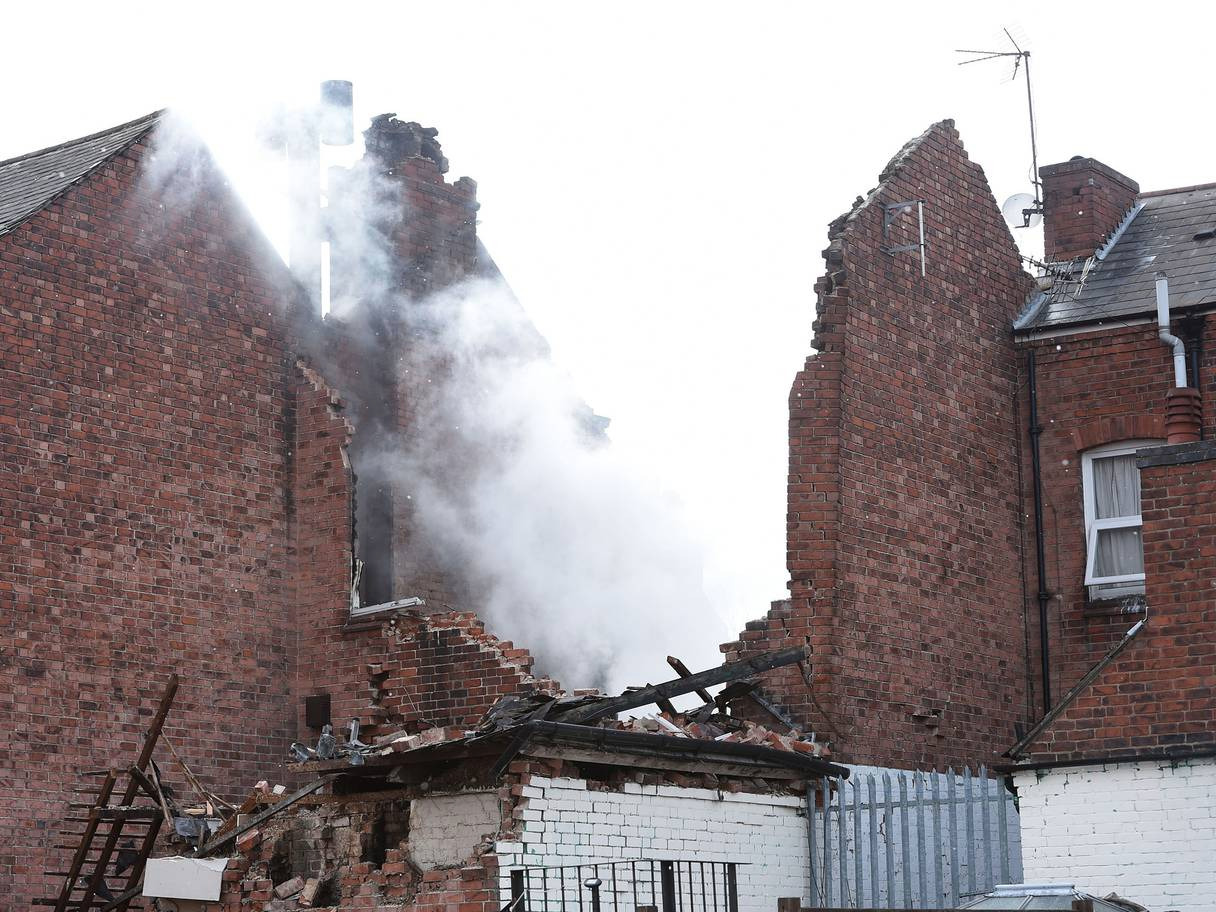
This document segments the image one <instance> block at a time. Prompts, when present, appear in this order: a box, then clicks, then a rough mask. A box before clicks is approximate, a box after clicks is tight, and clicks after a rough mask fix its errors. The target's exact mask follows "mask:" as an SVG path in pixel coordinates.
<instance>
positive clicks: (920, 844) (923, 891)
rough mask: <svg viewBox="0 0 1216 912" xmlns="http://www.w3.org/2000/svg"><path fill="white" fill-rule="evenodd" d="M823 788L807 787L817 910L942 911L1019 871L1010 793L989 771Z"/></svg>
mask: <svg viewBox="0 0 1216 912" xmlns="http://www.w3.org/2000/svg"><path fill="white" fill-rule="evenodd" d="M892 778H894V779H895V780H896V781H895V782H892V781H891V780H892ZM880 783H881V789H880V788H879V785H880ZM897 791H898V797H897V796H896V792H897ZM818 792H819V793H818V795H816V791H815V790H813V789H808V790H807V801H808V818H807V836H808V840H809V849H810V858H811V859H812V861H811V866H810V870H809V871H808V876H809V879H810V886H811V905H812V906H820V907H842V908H878V909H900V908H902V909H938V908H942V907H943V906H954V905H958V904H960V903H962V902H965V901H966V900H968V899H970V898H972V897H974V896H977V895H980V894H982V893H986V892H988V891H989V890H991V889H992V887H993V886H994V885H995V883H996V882H998V881H997V880H996V878H997V877H999V878H1000V881H999V882H1001V883H1009V882H1011V881H1014V882H1016V881H1018V880H1020V879H1021V877H1022V855H1021V838H1020V833H1019V830H1018V814H1017V808H1016V806H1015V804H1014V800H1013V796H1012V795H1010V794H1009V792H1008V791H1007V790H1006V789H1005V787H1004V784H1003V783H1002V782H1001V781H999V780H996V779H990V778H988V774H987V770H986V769H984V768H983V767H981V768H980V769H979V770H978V771H976V772H975V773H973V772H972V770H971V769H970V768H964V769H963V770H962V773H961V775H956V774H955V772H954V770H953V769H951V770H948V771H947V772H945V773H938V772H936V771H933V772H925V771H916V772H905V771H897V770H892V771H887V770H883V771H881V772H879V771H875V772H865V771H857V772H855V773H854V775H853V776H852V777H851V779H850V780H849V781H844V780H833V781H831V782H829V781H827V780H825V781H824V782H823V784H822V787H821V788H820V789H819V790H818ZM993 805H996V807H995V808H993ZM943 814H944V815H945V817H946V821H945V823H944V824H943V822H942V816H943ZM977 825H978V826H977ZM880 856H881V857H880ZM964 884H965V886H964Z"/></svg>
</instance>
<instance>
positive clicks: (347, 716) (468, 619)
mask: <svg viewBox="0 0 1216 912" xmlns="http://www.w3.org/2000/svg"><path fill="white" fill-rule="evenodd" d="M386 615H387V616H381V617H376V618H372V619H363V620H361V619H358V618H350V617H349V614H347V616H346V617H345V618H343V619H342V620H341V621H340V622H337V623H335V625H334V626H333V627H331V628H329V629H328V630H327V631H324V637H325V639H324V640H323V641H322V642H320V644H319V646H318V648H319V650H320V652H319V654H318V659H317V663H316V664H314V665H312V666H310V667H303V666H302V667H301V677H302V680H303V681H305V682H306V684H305V685H304V687H305V690H304V691H303V692H304V693H308V694H329V696H330V706H331V715H332V718H333V722H334V727H335V729H343V730H344V729H345V727H346V726H347V725H348V724H349V722H350V720H351V719H359V721H360V725H361V726H362V727H364V729H365V730H366V732H367V736H375V735H377V734H387V733H391V732H394V731H401V730H407V731H422V730H424V729H428V728H445V727H449V726H451V727H456V728H460V729H466V730H467V729H470V728H473V727H474V726H475V725H476V724H477V723H478V722H479V721H480V720H481V718H482V716H483V715H484V714H485V713H486V711H487V710H488V709H489V708H490V707H491V706H493V705H494V703H496V702H497V701H498V700H499V699H500V698H501V697H504V696H507V695H508V694H515V693H521V692H524V691H533V690H544V691H546V692H554V691H556V689H557V685H556V684H555V683H554V682H553V681H551V680H549V679H548V678H537V677H534V676H533V675H532V663H533V660H532V657H531V655H529V654H528V652H527V651H526V650H524V649H519V648H516V647H515V645H514V644H513V643H511V642H509V641H502V640H499V639H498V638H497V637H495V636H493V635H492V634H490V633H487V632H486V629H485V627H484V626H483V625H482V623H481V622H480V621H479V620H478V619H477V617H476V615H474V614H472V613H470V612H457V611H452V610H450V609H449V610H442V609H437V608H435V607H432V608H431V609H430V610H428V611H425V612H424V611H422V610H412V609H399V610H396V611H391V612H386ZM301 731H303V732H305V735H304V737H305V739H308V738H310V737H311V738H312V739H313V740H315V738H316V735H317V734H318V732H317V731H315V730H314V731H312V732H308V730H307V729H305V728H303V727H302V728H301Z"/></svg>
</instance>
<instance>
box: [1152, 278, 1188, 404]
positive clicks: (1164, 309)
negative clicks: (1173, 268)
mask: <svg viewBox="0 0 1216 912" xmlns="http://www.w3.org/2000/svg"><path fill="white" fill-rule="evenodd" d="M1157 338H1159V339H1160V340H1161V341H1162V342H1164V343H1165V344H1166V345H1168V346H1169V347H1170V348H1172V349H1173V350H1174V386H1175V387H1177V388H1178V389H1182V388H1184V387H1185V386H1186V346H1184V345H1183V344H1182V340H1181V339H1179V338H1178V337H1177V336H1174V335H1171V334H1170V283H1169V279H1167V278H1166V277H1165V273H1164V272H1159V273H1157Z"/></svg>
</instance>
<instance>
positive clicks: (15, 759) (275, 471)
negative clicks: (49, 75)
mask: <svg viewBox="0 0 1216 912" xmlns="http://www.w3.org/2000/svg"><path fill="white" fill-rule="evenodd" d="M146 154H147V148H146V146H145V145H144V144H142V143H141V144H137V145H136V146H134V147H132V148H131V149H130V150H128V151H126V152H124V153H122V154H121V155H119V156H117V157H115V158H114V159H112V160H110V161H109V162H107V163H106V164H104V165H103V166H102V167H100V168H99V169H98V170H97V171H96V172H95V173H94V174H93V175H92V176H90V177H89V178H88V179H86V180H85V181H84V182H83V183H81V184H80V185H78V186H76V187H75V188H73V189H72V190H70V191H69V192H67V193H66V194H65V195H64V196H62V197H61V198H60V199H59V200H57V201H56V202H55V203H53V204H52V205H50V206H49V207H48V208H46V209H45V210H43V211H42V212H40V213H39V214H37V215H36V216H34V217H32V218H31V219H30V220H28V221H27V222H25V223H24V224H23V225H21V226H20V227H19V228H17V229H16V230H14V231H12V232H10V233H9V234H7V235H5V236H4V237H2V238H0V351H2V352H3V355H2V357H0V389H2V390H3V392H2V393H0V454H2V455H0V460H2V461H3V471H0V580H2V582H0V631H2V638H0V695H2V696H0V728H3V730H4V732H5V740H6V747H5V750H4V751H3V752H2V755H0V846H3V848H0V890H2V891H3V893H4V894H5V896H6V897H7V899H6V903H7V902H11V903H12V906H11V907H12V908H24V907H25V906H26V904H27V903H28V900H29V899H30V898H31V897H32V896H34V895H36V894H37V893H39V892H44V891H45V890H47V889H48V887H47V886H46V882H45V881H44V878H43V876H42V871H43V869H44V868H45V867H47V866H48V862H49V861H50V860H51V858H52V857H61V855H62V854H63V853H56V854H54V855H52V854H51V853H50V852H49V851H48V846H50V845H51V843H52V842H53V841H54V833H55V831H56V830H57V829H59V828H60V821H59V818H60V817H61V816H62V815H63V814H64V812H65V809H66V803H67V801H68V798H69V790H70V789H71V788H72V787H73V786H75V785H77V784H79V780H77V778H76V773H77V771H79V770H81V769H83V768H90V767H97V766H106V765H109V764H119V765H121V764H123V763H127V762H130V760H131V759H133V758H134V755H135V753H136V751H137V745H138V743H139V741H140V739H141V735H142V729H143V727H144V726H145V725H146V724H147V721H148V715H149V714H150V713H151V712H152V710H153V708H154V707H155V705H156V702H157V699H158V697H159V695H160V692H161V690H162V688H163V687H164V684H165V682H166V680H167V678H168V676H169V674H170V673H171V672H175V671H176V672H179V673H180V674H181V675H182V678H183V681H182V686H181V689H180V691H179V694H178V697H177V703H176V706H175V709H174V712H173V715H172V716H171V718H170V722H169V725H168V729H167V731H168V733H169V735H170V737H171V738H172V739H173V741H174V743H175V744H176V746H177V747H178V749H179V750H180V751H181V752H182V753H183V754H184V755H185V756H186V757H187V758H189V759H190V760H191V761H192V763H193V765H194V768H195V769H196V771H197V772H198V773H199V775H200V776H201V777H202V778H203V779H204V780H205V781H206V782H208V783H210V784H211V785H212V786H214V787H216V788H217V789H218V790H220V791H221V792H230V791H231V790H232V789H234V788H241V787H243V786H244V784H245V783H248V782H252V781H254V780H255V779H256V778H258V777H260V776H262V775H265V774H266V773H267V764H268V763H273V762H275V761H277V759H278V758H279V757H281V756H282V755H283V752H284V751H285V750H286V748H287V744H288V742H289V741H290V740H291V734H292V732H291V730H290V725H289V724H288V723H287V721H286V720H288V719H290V716H291V711H290V707H291V701H290V689H291V688H290V674H289V669H290V668H291V664H292V661H293V659H294V650H295V643H294V639H295V636H294V634H295V626H294V624H293V622H292V619H291V617H290V612H289V603H288V599H287V598H286V595H287V592H288V591H289V589H290V581H289V579H288V559H289V551H288V522H289V517H288V503H287V496H286V492H287V473H288V464H289V460H290V454H289V452H288V449H289V448H288V445H287V441H288V439H289V435H288V430H287V429H288V427H289V424H290V420H291V400H292V393H293V389H294V386H295V382H296V381H295V378H294V376H293V368H292V367H291V362H290V361H289V360H287V358H286V347H287V340H286V334H285V331H284V325H285V322H284V320H283V303H282V302H283V301H284V296H283V287H282V286H280V285H278V284H277V282H278V279H279V277H280V276H281V273H282V269H281V265H280V266H278V267H276V266H275V265H274V262H273V259H272V258H271V257H270V256H269V255H264V254H263V251H264V250H265V247H264V243H263V242H262V241H261V239H260V237H259V236H258V235H256V234H255V231H254V229H253V228H252V226H251V225H250V224H249V223H248V221H247V220H246V218H245V217H244V214H243V211H242V210H241V208H240V207H239V206H237V205H235V204H234V203H233V202H232V201H231V199H230V197H229V196H228V195H227V193H226V192H225V190H224V189H223V185H222V181H221V179H220V178H219V177H218V176H217V175H215V174H213V173H209V172H207V170H206V169H205V168H203V167H200V168H199V171H198V173H197V175H196V178H197V180H198V182H199V183H198V185H197V187H196V189H197V194H196V195H194V196H192V197H190V198H180V197H179V198H176V199H175V200H174V201H173V205H167V204H166V205H164V206H162V205H160V203H161V200H162V197H159V196H158V194H157V193H156V192H155V191H154V190H152V189H151V188H150V186H149V185H148V184H146V183H145V182H143V181H141V180H140V178H139V176H138V169H139V165H140V162H141V161H142V160H143V159H144V158H145V156H146ZM124 758H126V759H124ZM166 772H168V773H170V775H171V776H172V778H173V779H174V781H179V782H180V776H179V775H178V774H177V773H176V771H175V770H173V769H172V766H171V764H170V765H167V766H166ZM49 866H52V867H53V866H54V865H53V864H51V865H49Z"/></svg>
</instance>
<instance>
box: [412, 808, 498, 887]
mask: <svg viewBox="0 0 1216 912" xmlns="http://www.w3.org/2000/svg"><path fill="white" fill-rule="evenodd" d="M501 819H502V812H501V810H500V807H499V803H498V795H497V794H495V793H494V792H464V793H462V794H459V795H436V796H434V797H431V798H417V799H415V800H413V801H411V802H410V829H409V838H408V841H407V847H408V849H409V852H410V857H411V858H413V860H414V863H415V864H417V865H418V866H419V867H421V868H422V869H424V870H429V869H431V868H434V867H438V866H439V865H452V864H459V863H460V862H462V861H464V860H465V859H467V858H470V857H472V855H473V852H474V850H475V849H476V848H477V844H478V843H479V842H481V841H482V839H483V838H484V837H486V836H489V837H491V838H492V837H493V836H494V834H495V833H497V832H498V829H499V825H500V822H501Z"/></svg>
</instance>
